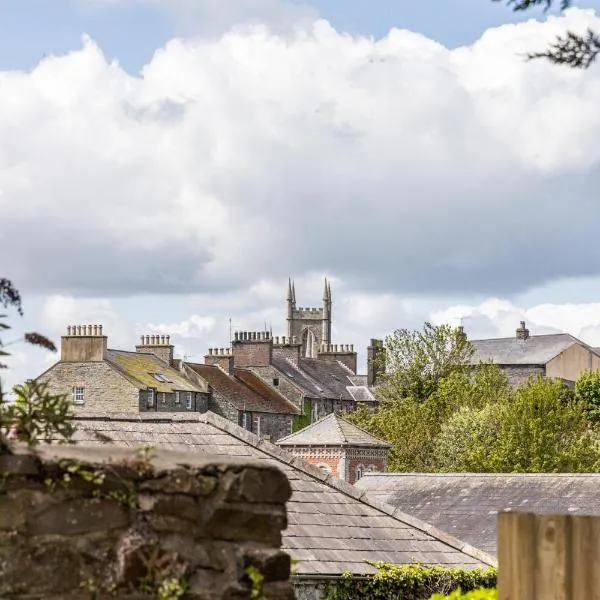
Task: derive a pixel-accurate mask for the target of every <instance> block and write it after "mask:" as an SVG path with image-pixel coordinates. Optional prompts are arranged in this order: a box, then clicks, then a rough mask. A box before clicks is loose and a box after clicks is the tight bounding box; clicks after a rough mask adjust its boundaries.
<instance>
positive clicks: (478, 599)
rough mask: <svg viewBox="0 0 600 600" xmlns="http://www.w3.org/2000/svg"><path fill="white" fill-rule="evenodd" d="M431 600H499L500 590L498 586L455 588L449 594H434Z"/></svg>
mask: <svg viewBox="0 0 600 600" xmlns="http://www.w3.org/2000/svg"><path fill="white" fill-rule="evenodd" d="M431 600H498V590H497V589H496V588H492V589H486V588H478V589H476V590H472V591H470V592H463V591H462V590H454V591H453V592H452V593H450V594H448V595H447V596H444V595H443V594H434V595H433V596H431Z"/></svg>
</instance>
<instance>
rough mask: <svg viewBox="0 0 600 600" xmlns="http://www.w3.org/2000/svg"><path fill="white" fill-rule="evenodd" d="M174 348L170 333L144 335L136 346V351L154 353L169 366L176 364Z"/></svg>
mask: <svg viewBox="0 0 600 600" xmlns="http://www.w3.org/2000/svg"><path fill="white" fill-rule="evenodd" d="M174 349H175V347H174V346H173V345H172V344H171V336H170V335H143V336H142V337H141V339H140V343H139V344H138V345H137V346H136V347H135V351H136V352H142V353H145V354H154V355H155V356H157V357H158V358H160V360H162V361H163V362H166V363H167V364H168V365H169V366H172V365H173V364H174V361H173V351H174Z"/></svg>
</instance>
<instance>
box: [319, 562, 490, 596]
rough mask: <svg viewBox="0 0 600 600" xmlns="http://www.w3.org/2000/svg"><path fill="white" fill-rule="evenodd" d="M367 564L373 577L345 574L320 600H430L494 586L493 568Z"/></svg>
mask: <svg viewBox="0 0 600 600" xmlns="http://www.w3.org/2000/svg"><path fill="white" fill-rule="evenodd" d="M369 564H372V565H373V566H374V567H375V568H376V569H377V573H376V574H374V575H370V576H367V577H363V578H356V577H353V576H352V575H349V574H348V575H345V576H344V578H342V579H341V580H338V581H336V582H335V583H330V584H328V585H327V587H326V588H325V590H324V595H323V600H366V599H368V600H397V599H398V598H401V599H402V600H429V599H430V598H431V596H432V595H433V594H449V593H451V592H453V591H454V590H464V591H465V592H470V591H472V590H477V589H479V588H494V587H495V586H496V577H497V571H496V569H495V568H493V567H490V568H488V569H473V570H468V569H460V568H452V567H427V566H424V565H419V564H413V565H392V564H389V563H383V562H376V563H369ZM470 600H478V598H477V597H474V598H471V599H470ZM482 600H483V599H482ZM485 600H493V599H492V598H486V599H485Z"/></svg>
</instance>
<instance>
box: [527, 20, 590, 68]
mask: <svg viewBox="0 0 600 600" xmlns="http://www.w3.org/2000/svg"><path fill="white" fill-rule="evenodd" d="M598 54H600V36H599V35H598V34H597V33H595V32H594V31H592V30H591V29H588V31H587V33H586V34H585V36H583V35H578V34H576V33H572V32H571V31H568V32H567V34H566V35H565V36H564V37H562V36H558V37H557V38H556V41H555V42H554V43H553V44H551V45H550V47H549V48H548V49H547V50H545V51H544V52H535V53H533V54H528V55H527V58H528V60H532V59H535V58H545V59H547V60H549V61H550V62H552V63H554V64H556V65H567V66H569V67H573V68H575V69H587V68H588V67H589V66H590V65H591V64H592V63H593V62H594V61H595V60H596V58H597V56H598Z"/></svg>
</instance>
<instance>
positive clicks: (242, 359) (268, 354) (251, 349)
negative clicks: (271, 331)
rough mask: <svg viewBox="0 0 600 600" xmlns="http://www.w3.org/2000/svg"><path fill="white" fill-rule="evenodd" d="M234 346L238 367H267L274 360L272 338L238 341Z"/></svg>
mask: <svg viewBox="0 0 600 600" xmlns="http://www.w3.org/2000/svg"><path fill="white" fill-rule="evenodd" d="M232 346H233V362H234V364H235V366H236V367H265V366H268V365H270V364H271V362H272V356H273V341H272V340H260V341H259V340H253V341H246V340H244V341H236V342H233V344H232Z"/></svg>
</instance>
